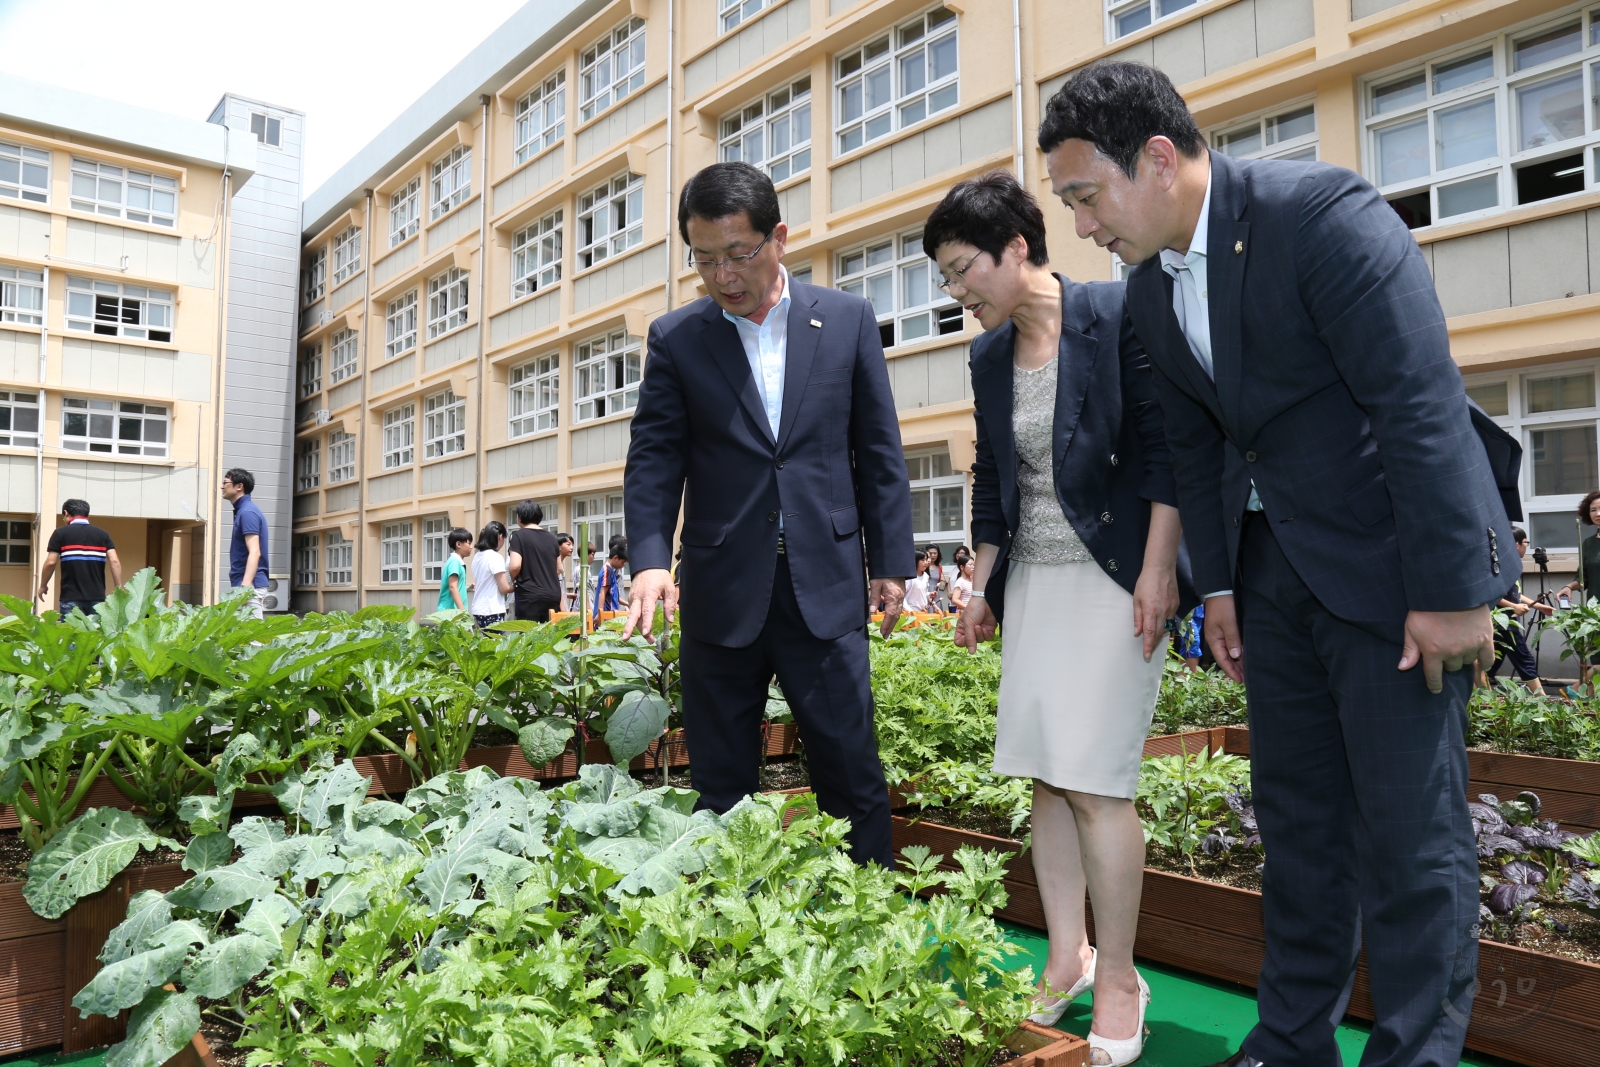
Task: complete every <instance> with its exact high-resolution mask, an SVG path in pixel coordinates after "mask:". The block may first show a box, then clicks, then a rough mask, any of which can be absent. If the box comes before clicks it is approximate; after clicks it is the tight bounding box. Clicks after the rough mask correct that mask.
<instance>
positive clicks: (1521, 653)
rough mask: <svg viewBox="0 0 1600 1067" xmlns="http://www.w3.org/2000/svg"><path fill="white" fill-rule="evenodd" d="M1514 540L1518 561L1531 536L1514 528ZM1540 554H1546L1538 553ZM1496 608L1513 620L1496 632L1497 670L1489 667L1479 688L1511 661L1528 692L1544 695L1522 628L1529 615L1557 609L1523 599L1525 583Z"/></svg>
mask: <svg viewBox="0 0 1600 1067" xmlns="http://www.w3.org/2000/svg"><path fill="white" fill-rule="evenodd" d="M1511 537H1512V539H1513V540H1514V541H1516V544H1517V555H1518V556H1519V557H1521V556H1526V555H1527V554H1528V534H1527V532H1526V531H1524V530H1521V529H1519V528H1517V527H1515V526H1513V527H1512V528H1511ZM1538 551H1543V550H1542V549H1541V550H1538ZM1497 607H1499V608H1501V609H1503V610H1505V611H1508V612H1510V613H1511V619H1510V620H1509V621H1508V622H1507V623H1506V625H1504V626H1496V627H1495V628H1494V654H1495V660H1494V666H1493V667H1490V668H1489V670H1488V672H1487V674H1485V675H1484V676H1483V678H1482V679H1481V681H1480V682H1479V684H1480V685H1489V684H1491V683H1492V682H1493V679H1494V676H1495V674H1496V673H1498V672H1499V670H1500V665H1501V664H1502V663H1504V662H1505V661H1506V660H1508V659H1509V660H1510V661H1511V671H1512V673H1513V674H1514V675H1516V677H1517V678H1518V679H1519V680H1521V681H1522V683H1523V684H1524V685H1526V686H1527V687H1528V690H1529V692H1533V693H1539V694H1541V695H1542V694H1543V693H1544V685H1543V683H1541V682H1540V681H1539V660H1538V657H1537V656H1535V655H1534V654H1533V650H1532V649H1530V648H1529V647H1528V633H1527V628H1526V627H1524V626H1523V624H1522V621H1521V620H1522V617H1523V616H1524V615H1527V614H1528V613H1529V612H1530V611H1533V612H1538V613H1539V614H1541V615H1545V616H1547V617H1548V616H1550V615H1552V614H1554V613H1555V609H1554V608H1552V607H1551V606H1550V605H1549V604H1545V603H1541V602H1540V601H1537V600H1534V599H1533V598H1532V597H1529V596H1525V595H1523V592H1522V581H1521V579H1518V580H1517V582H1516V584H1514V585H1512V587H1511V588H1510V589H1508V590H1506V595H1505V596H1503V597H1501V598H1500V603H1499V604H1498V605H1497Z"/></svg>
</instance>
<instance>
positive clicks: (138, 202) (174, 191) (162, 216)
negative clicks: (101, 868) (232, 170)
mask: <svg viewBox="0 0 1600 1067" xmlns="http://www.w3.org/2000/svg"><path fill="white" fill-rule="evenodd" d="M69 189H70V193H71V195H70V196H69V197H68V203H70V204H71V205H72V209H73V210H74V211H84V212H88V213H89V214H91V215H109V216H110V217H112V218H115V219H127V220H128V221H129V222H142V223H145V224H146V225H148V226H165V227H167V228H168V229H172V228H174V227H176V226H177V225H178V180H177V179H176V178H172V177H169V176H167V175H165V174H156V173H153V172H151V171H147V170H134V169H132V168H131V167H121V166H117V165H116V164H113V163H101V162H99V161H98V160H93V159H85V158H83V157H82V156H73V157H72V174H71V178H70V181H69Z"/></svg>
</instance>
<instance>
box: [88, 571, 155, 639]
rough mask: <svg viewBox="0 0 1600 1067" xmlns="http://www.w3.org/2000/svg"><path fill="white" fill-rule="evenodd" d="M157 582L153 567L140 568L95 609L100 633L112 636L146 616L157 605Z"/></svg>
mask: <svg viewBox="0 0 1600 1067" xmlns="http://www.w3.org/2000/svg"><path fill="white" fill-rule="evenodd" d="M160 598H161V579H160V578H157V577H156V571H155V568H154V567H144V568H141V569H140V570H139V571H137V572H135V574H134V576H133V577H132V578H129V579H128V580H127V581H126V582H124V583H123V585H122V587H121V588H120V589H117V590H115V591H114V592H112V593H111V595H110V596H108V597H106V598H105V599H104V600H102V601H101V602H100V604H99V605H98V606H97V607H96V608H95V614H96V615H98V616H99V617H100V631H101V632H102V633H104V634H105V635H106V636H107V637H115V636H117V635H118V634H120V633H122V631H124V630H126V629H127V628H128V627H130V626H132V625H133V624H134V623H136V622H138V621H139V620H140V619H142V618H144V617H145V616H146V615H147V614H149V613H150V611H151V610H152V609H154V608H155V606H156V605H157V604H158V603H159V602H160Z"/></svg>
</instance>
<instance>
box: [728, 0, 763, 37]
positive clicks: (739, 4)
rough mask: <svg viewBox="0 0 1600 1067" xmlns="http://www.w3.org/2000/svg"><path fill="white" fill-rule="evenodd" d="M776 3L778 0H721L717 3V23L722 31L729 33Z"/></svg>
mask: <svg viewBox="0 0 1600 1067" xmlns="http://www.w3.org/2000/svg"><path fill="white" fill-rule="evenodd" d="M775 3H778V0H721V2H720V3H719V4H718V5H717V7H718V9H719V10H718V13H717V25H718V27H719V29H720V31H721V32H722V33H727V32H728V31H729V30H731V29H734V28H735V27H737V26H740V25H742V24H743V23H746V22H749V21H750V20H751V19H752V18H754V17H755V16H756V15H759V14H760V13H761V12H762V11H764V10H765V9H767V8H769V7H771V6H772V5H773V4H775Z"/></svg>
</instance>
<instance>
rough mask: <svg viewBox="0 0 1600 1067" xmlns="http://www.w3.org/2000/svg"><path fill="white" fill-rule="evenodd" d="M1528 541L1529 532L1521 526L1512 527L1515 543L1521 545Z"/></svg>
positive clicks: (1512, 538)
mask: <svg viewBox="0 0 1600 1067" xmlns="http://www.w3.org/2000/svg"><path fill="white" fill-rule="evenodd" d="M1527 539H1528V531H1527V530H1524V529H1523V528H1522V527H1520V526H1513V527H1511V540H1513V541H1515V542H1516V543H1517V544H1519V545H1520V544H1522V542H1524V541H1526V540H1527Z"/></svg>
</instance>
